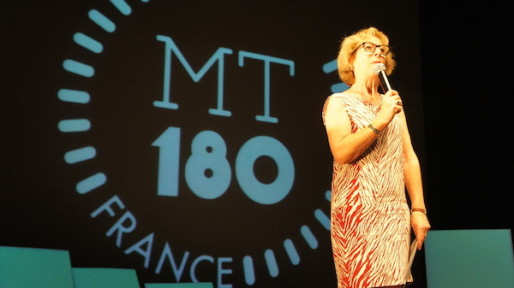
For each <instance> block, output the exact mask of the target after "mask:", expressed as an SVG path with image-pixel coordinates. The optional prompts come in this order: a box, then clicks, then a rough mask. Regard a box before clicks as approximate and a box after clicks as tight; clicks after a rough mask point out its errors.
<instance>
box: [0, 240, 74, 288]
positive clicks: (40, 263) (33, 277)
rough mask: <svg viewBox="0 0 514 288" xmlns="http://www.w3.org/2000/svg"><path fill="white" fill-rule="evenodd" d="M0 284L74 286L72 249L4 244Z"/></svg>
mask: <svg viewBox="0 0 514 288" xmlns="http://www.w3.org/2000/svg"><path fill="white" fill-rule="evenodd" d="M0 287H2V288H3V287H6V288H73V280H72V276H71V262H70V255H69V252H68V251H65V250H53V249H40V248H25V247H8V246H0Z"/></svg>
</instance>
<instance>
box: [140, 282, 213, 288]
mask: <svg viewBox="0 0 514 288" xmlns="http://www.w3.org/2000/svg"><path fill="white" fill-rule="evenodd" d="M213 287H214V286H213V285H212V283H207V282H202V283H147V284H145V288H213Z"/></svg>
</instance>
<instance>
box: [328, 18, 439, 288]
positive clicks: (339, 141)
mask: <svg viewBox="0 0 514 288" xmlns="http://www.w3.org/2000/svg"><path fill="white" fill-rule="evenodd" d="M388 45H389V39H388V37H387V36H386V35H385V34H384V33H383V32H381V31H379V30H378V29H376V28H375V27H370V28H366V29H361V30H359V31H357V32H356V33H354V34H352V35H350V36H348V37H346V38H345V39H344V40H343V42H342V43H341V47H340V50H339V55H338V58H337V63H338V70H339V76H340V78H341V80H342V81H343V82H345V83H346V84H347V85H348V86H349V87H350V88H349V89H348V90H346V91H344V92H341V93H334V94H332V95H331V96H329V97H328V98H327V100H326V102H325V105H324V107H323V113H322V116H323V122H324V125H325V128H326V132H327V137H328V143H329V146H330V150H331V152H332V156H333V158H334V163H333V175H332V200H331V239H332V248H333V255H334V264H335V268H336V272H337V281H338V288H369V287H404V285H405V284H406V283H410V282H412V275H411V273H410V267H409V265H408V263H409V246H410V237H411V231H413V232H414V235H415V237H416V241H417V247H416V248H417V249H421V248H422V245H423V241H424V240H425V237H426V234H427V232H428V230H429V229H430V224H429V221H428V219H427V216H426V207H425V201H424V197H423V187H422V179H421V169H420V164H419V160H418V157H417V155H416V153H415V151H414V149H413V147H412V143H411V139H410V135H409V131H408V128H407V121H406V118H405V113H404V111H403V107H402V100H401V98H400V95H399V94H398V92H397V91H394V90H389V91H387V93H385V94H381V93H380V92H379V89H378V88H379V87H380V79H379V78H378V75H377V73H376V70H375V69H376V67H377V65H380V64H383V65H385V72H386V74H391V72H392V71H393V69H394V68H395V65H396V62H395V60H394V59H393V54H392V53H391V52H390V49H389V46H388ZM406 190H407V193H406ZM406 194H408V196H409V200H410V205H411V207H412V208H411V209H409V206H408V202H407V197H406ZM411 227H412V230H411Z"/></svg>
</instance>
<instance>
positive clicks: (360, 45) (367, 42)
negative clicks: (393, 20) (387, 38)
mask: <svg viewBox="0 0 514 288" xmlns="http://www.w3.org/2000/svg"><path fill="white" fill-rule="evenodd" d="M366 44H370V45H372V46H374V47H375V48H374V49H373V52H368V51H366V48H364V45H366ZM361 47H362V48H364V52H365V53H367V54H373V53H374V52H375V51H376V50H377V48H380V47H387V51H386V52H385V53H380V55H382V56H383V57H386V56H387V54H389V52H391V47H390V46H389V45H385V44H380V45H377V44H375V43H373V42H369V41H366V42H362V43H361V44H359V46H357V47H356V48H355V49H354V50H353V52H352V53H355V51H357V50H358V49H359V48H361ZM380 51H381V52H382V49H380Z"/></svg>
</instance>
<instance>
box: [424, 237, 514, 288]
mask: <svg viewBox="0 0 514 288" xmlns="http://www.w3.org/2000/svg"><path fill="white" fill-rule="evenodd" d="M424 245H425V261H426V272H427V284H428V288H461V287H462V288H483V287H494V288H514V253H513V249H512V234H511V231H510V230H509V229H497V230H488V229H483V230H481V229H478V230H440V231H436V230H434V231H430V232H429V233H428V236H427V238H426V240H425V244H424Z"/></svg>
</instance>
